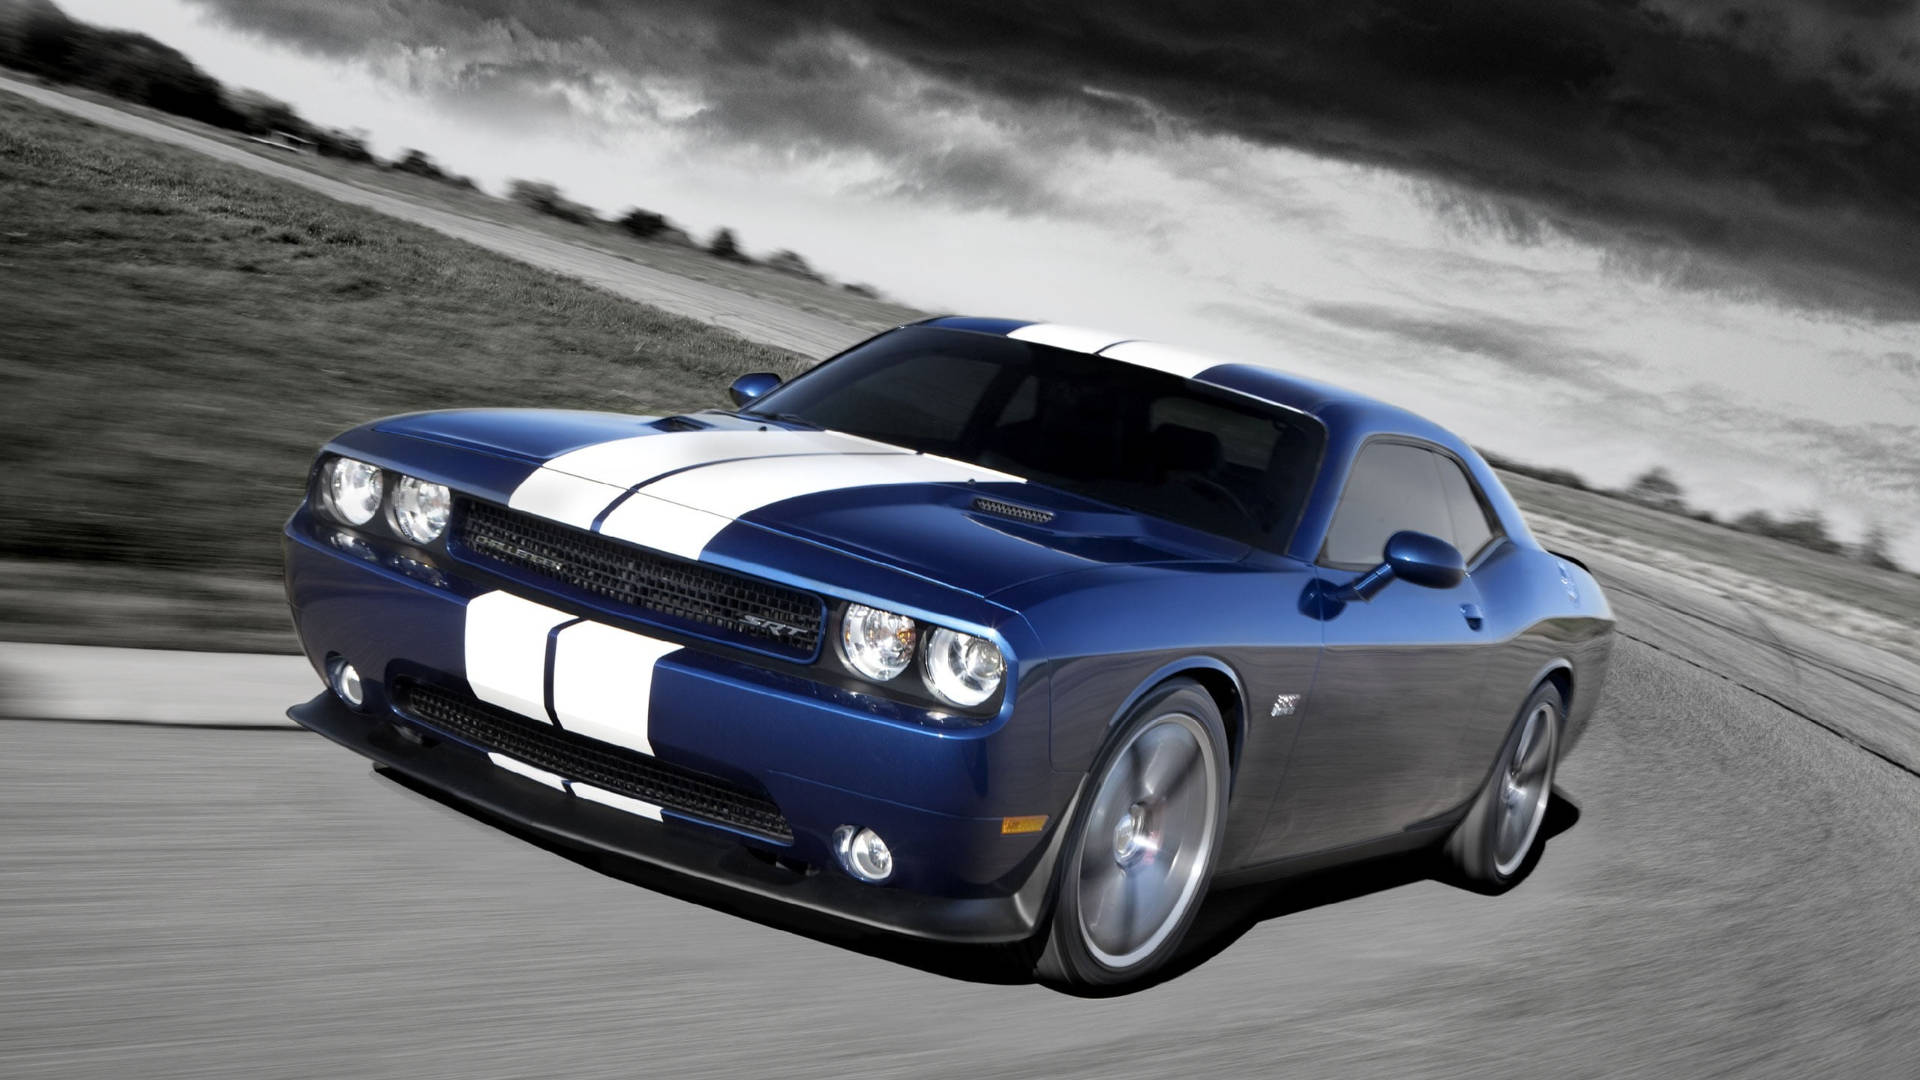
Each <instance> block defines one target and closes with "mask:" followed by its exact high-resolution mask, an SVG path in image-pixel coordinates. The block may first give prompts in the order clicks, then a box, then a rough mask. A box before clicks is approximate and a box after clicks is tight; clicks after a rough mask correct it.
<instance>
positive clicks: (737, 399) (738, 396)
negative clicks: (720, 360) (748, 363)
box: [727, 371, 780, 405]
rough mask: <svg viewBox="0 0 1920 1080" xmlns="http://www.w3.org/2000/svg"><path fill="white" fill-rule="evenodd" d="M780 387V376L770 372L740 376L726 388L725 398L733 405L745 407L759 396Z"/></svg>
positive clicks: (757, 372)
mask: <svg viewBox="0 0 1920 1080" xmlns="http://www.w3.org/2000/svg"><path fill="white" fill-rule="evenodd" d="M779 385H780V376H778V375H775V374H774V373H773V372H771V371H756V372H754V373H753V374H751V375H742V376H740V377H739V378H737V379H735V380H733V385H732V386H729V387H727V396H728V397H730V398H732V399H733V403H734V404H735V405H745V404H746V403H747V402H749V401H752V400H753V399H754V398H757V397H759V396H760V395H761V394H764V393H766V392H767V391H769V390H771V389H773V388H774V387H776V386H779Z"/></svg>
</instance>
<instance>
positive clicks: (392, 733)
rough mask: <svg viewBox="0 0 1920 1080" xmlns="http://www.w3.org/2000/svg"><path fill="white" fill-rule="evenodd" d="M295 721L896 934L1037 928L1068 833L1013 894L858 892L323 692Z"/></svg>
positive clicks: (431, 782)
mask: <svg viewBox="0 0 1920 1080" xmlns="http://www.w3.org/2000/svg"><path fill="white" fill-rule="evenodd" d="M287 715H288V716H289V717H291V718H292V719H293V720H294V721H295V722H296V723H298V724H300V725H301V726H302V727H305V728H307V729H309V730H311V731H314V732H317V733H319V734H321V735H324V736H326V737H327V738H329V739H331V740H333V741H334V742H337V743H339V744H340V745H342V746H344V747H346V748H347V749H349V750H352V751H354V752H355V753H358V754H360V755H362V756H363V757H366V758H369V759H371V760H372V761H373V762H375V763H376V764H378V765H384V766H386V767H388V768H390V769H392V770H394V771H396V772H399V773H401V774H403V775H405V776H407V777H410V778H412V779H413V780H416V781H419V782H420V783H423V784H425V785H427V786H428V787H431V788H434V789H436V790H439V791H442V792H445V793H447V794H449V795H452V796H454V797H455V798H457V799H459V800H460V801H462V802H465V803H468V804H471V805H473V806H475V807H477V808H479V809H480V810H483V811H485V812H486V813H488V814H491V815H493V816H495V817H497V818H501V819H504V820H505V821H508V822H510V823H512V824H514V825H517V826H520V827H521V828H524V829H527V830H529V831H531V832H534V833H537V834H540V835H542V836H546V837H549V838H552V839H554V840H556V841H559V842H561V843H564V844H567V845H570V846H574V847H581V848H586V849H589V850H595V851H600V852H605V853H609V854H614V855H618V856H622V857H626V858H630V859H636V860H639V861H641V862H644V863H647V864H650V865H653V866H657V867H662V868H665V869H668V870H672V871H675V872H677V873H681V874H685V875H687V876H689V877H692V878H695V879H697V880H700V881H705V882H710V883H714V884H717V885H721V886H725V887H726V888H728V889H731V890H735V891H738V892H743V893H748V894H751V895H753V896H758V897H762V898H765V899H767V900H773V901H778V902H779V903H782V904H790V905H793V906H795V907H799V908H802V909H805V910H808V911H813V912H816V913H820V914H824V915H829V916H832V917H834V918H838V919H843V920H847V921H851V922H854V923H859V924H862V925H865V926H871V927H875V928H877V929H881V930H886V931H889V932H892V933H897V934H905V935H908V936H912V937H920V938H928V939H932V940H937V941H949V942H959V943H969V944H993V943H1005V942H1014V941H1021V940H1025V939H1026V938H1028V937H1031V936H1032V935H1033V934H1034V932H1035V931H1036V930H1037V929H1038V928H1039V925H1040V917H1041V913H1042V912H1043V911H1044V910H1045V902H1046V899H1047V898H1046V896H1045V891H1046V885H1047V883H1048V881H1049V880H1050V879H1051V878H1052V873H1051V869H1052V865H1053V860H1054V857H1055V855H1056V854H1057V852H1056V850H1055V847H1056V846H1057V842H1058V836H1059V835H1060V834H1061V832H1062V831H1061V830H1055V831H1054V832H1055V838H1054V843H1052V844H1049V846H1048V848H1047V849H1046V851H1045V856H1044V857H1043V858H1042V859H1041V860H1040V863H1041V865H1040V866H1039V867H1038V868H1037V869H1036V870H1035V872H1034V874H1033V876H1032V877H1031V878H1030V879H1029V880H1028V882H1027V884H1026V885H1025V886H1024V887H1022V888H1021V889H1019V890H1018V891H1016V892H1014V893H1012V894H1011V895H1008V896H1001V897H976V898H959V899H955V898H947V897H936V896H929V895H926V894H923V893H913V892H907V891H905V890H901V889H888V888H875V887H873V886H869V885H862V884H860V883H858V882H856V881H854V880H853V879H851V878H848V877H845V876H843V875H840V874H838V873H836V872H834V871H832V870H825V869H822V870H816V871H811V872H807V871H799V870H792V869H787V868H785V867H782V866H780V865H778V864H777V863H776V862H775V861H773V860H771V859H768V858H761V857H759V856H756V855H755V854H754V853H753V852H752V851H750V850H749V849H748V848H747V847H746V846H745V845H743V844H741V843H739V842H738V840H737V839H736V838H734V837H732V836H729V835H728V834H726V833H723V832H719V831H716V830H714V829H711V828H708V827H705V826H701V825H696V824H691V823H686V822H681V821H677V820H674V819H671V818H669V819H667V820H664V821H659V822H654V821H646V820H642V819H638V818H636V817H634V816H633V815H632V814H628V813H626V812H624V811H621V810H615V809H612V808H610V807H606V806H602V805H599V804H597V803H592V802H588V801H586V800H584V799H580V798H576V797H574V796H572V795H568V794H566V793H565V792H561V791H557V790H555V789H553V788H550V787H547V786H546V785H544V784H541V783H539V782H538V781H534V780H529V779H526V778H524V777H521V776H517V775H515V774H513V773H510V772H507V771H506V770H504V769H500V768H498V767H496V766H495V765H494V764H493V763H492V762H491V761H489V760H488V759H487V757H486V755H485V754H483V753H480V752H478V751H475V750H471V749H468V748H467V747H465V746H462V745H461V744H459V743H457V742H453V741H451V740H441V741H438V742H435V743H433V744H432V745H421V744H418V743H415V742H413V741H411V740H408V739H405V738H402V737H401V735H400V733H399V731H398V730H397V729H396V728H395V726H394V724H393V722H392V720H391V719H390V718H388V717H385V716H381V715H377V714H371V713H361V712H355V711H354V710H352V709H349V708H347V707H346V706H345V705H344V704H342V703H341V702H340V701H339V699H338V698H336V697H334V696H333V695H332V694H331V693H328V692H322V693H321V694H319V695H317V696H316V697H314V698H313V699H312V700H311V701H308V702H306V703H305V704H303V705H296V706H294V707H293V708H291V709H288V710H287Z"/></svg>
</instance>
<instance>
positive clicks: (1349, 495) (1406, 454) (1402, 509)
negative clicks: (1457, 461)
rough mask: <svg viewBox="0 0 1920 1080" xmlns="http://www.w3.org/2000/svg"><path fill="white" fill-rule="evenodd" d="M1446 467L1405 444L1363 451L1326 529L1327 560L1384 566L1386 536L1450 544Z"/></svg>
mask: <svg viewBox="0 0 1920 1080" xmlns="http://www.w3.org/2000/svg"><path fill="white" fill-rule="evenodd" d="M1441 462H1442V459H1441V458H1440V457H1439V456H1438V455H1436V454H1433V453H1432V452H1430V451H1427V450H1422V449H1420V448H1419V447H1417V446H1408V445H1406V444H1404V443H1389V442H1376V443H1371V444H1369V445H1368V446H1367V447H1366V448H1364V449H1362V450H1361V451H1360V456H1359V457H1358V458H1356V459H1354V463H1353V470H1352V472H1351V473H1350V474H1349V475H1348V476H1347V486H1346V488H1345V489H1344V490H1343V491H1342V492H1341V495H1340V507H1339V509H1337V510H1335V511H1334V514H1333V526H1332V528H1330V529H1328V530H1327V542H1326V545H1325V547H1324V548H1323V549H1322V551H1321V559H1322V561H1324V562H1329V563H1347V564H1352V565H1360V564H1365V565H1367V566H1372V565H1373V564H1375V563H1377V562H1379V561H1380V552H1381V549H1383V548H1385V547H1386V546H1387V537H1389V536H1392V535H1393V534H1394V533H1397V532H1399V531H1400V530H1402V529H1412V530H1414V531H1416V532H1423V533H1428V534H1430V535H1433V536H1437V537H1439V538H1441V539H1442V540H1447V541H1451V540H1452V539H1453V537H1454V529H1453V514H1452V511H1451V510H1450V509H1449V508H1448V505H1447V498H1446V496H1445V494H1444V492H1443V490H1442V488H1441V483H1440V470H1439V468H1438V467H1437V466H1438V465H1439V464H1440V463H1441ZM1446 464H1447V465H1448V466H1449V467H1451V466H1452V463H1451V462H1446ZM1455 471H1456V472H1458V470H1457V469H1456V470H1455ZM1482 524H1483V527H1484V522H1483V523H1482Z"/></svg>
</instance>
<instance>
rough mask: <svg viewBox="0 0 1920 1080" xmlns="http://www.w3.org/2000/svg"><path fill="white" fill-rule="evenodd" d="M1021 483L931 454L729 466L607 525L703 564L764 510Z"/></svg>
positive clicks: (646, 499) (637, 501)
mask: <svg viewBox="0 0 1920 1080" xmlns="http://www.w3.org/2000/svg"><path fill="white" fill-rule="evenodd" d="M968 480H975V481H980V482H983V483H986V482H1000V483H1019V482H1021V479H1020V477H1017V476H1011V475H1009V474H1007V473H1001V472H994V471H993V470H992V469H984V468H981V467H980V466H978V465H969V464H967V463H965V462H962V461H953V460H951V459H948V458H942V457H934V456H932V455H929V454H830V455H815V456H808V457H778V458H753V459H750V460H746V461H723V462H721V463H719V464H717V465H709V466H707V467H705V468H701V469H690V470H688V471H686V472H682V473H675V474H674V475H672V476H669V477H666V478H665V479H662V480H656V481H655V482H653V483H651V484H648V485H647V486H646V487H644V488H641V489H640V491H639V492H638V493H636V494H635V495H633V496H632V497H630V498H628V499H627V500H626V501H625V502H623V503H621V504H620V506H619V507H618V508H616V509H615V510H614V511H613V512H612V513H611V514H608V515H607V519H606V520H605V521H604V522H602V523H601V525H600V532H601V533H602V534H603V535H605V536H611V537H613V538H615V539H617V540H626V541H628V542H630V543H635V544H639V545H641V546H643V547H650V548H653V549H655V550H657V551H665V552H667V553H669V554H673V555H678V556H680V557H681V558H683V559H698V558H699V557H700V553H701V552H702V551H704V550H705V549H706V546H707V544H708V543H710V542H711V541H712V540H713V538H714V537H715V536H717V535H719V533H720V530H722V529H724V528H726V527H727V526H729V525H731V524H733V522H734V521H735V520H736V519H737V518H739V517H740V516H741V515H743V514H747V513H749V512H751V511H754V510H757V509H759V508H760V507H763V506H769V505H771V504H773V503H777V502H782V501H784V500H786V499H793V498H798V497H800V496H802V495H813V494H817V493H819V492H823V491H839V490H842V489H844V488H856V487H872V486H875V485H881V484H928V483H964V482H966V481H968Z"/></svg>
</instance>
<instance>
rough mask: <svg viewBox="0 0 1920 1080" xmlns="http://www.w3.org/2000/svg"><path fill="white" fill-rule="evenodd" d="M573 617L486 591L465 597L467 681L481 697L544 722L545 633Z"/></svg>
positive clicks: (545, 720)
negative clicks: (470, 597) (466, 598)
mask: <svg viewBox="0 0 1920 1080" xmlns="http://www.w3.org/2000/svg"><path fill="white" fill-rule="evenodd" d="M572 618H573V616H571V615H569V614H567V613H566V612H564V611H556V610H554V609H553V608H550V607H546V606H544V605H541V604H536V603H534V602H533V601H531V600H522V599H520V598H519V597H517V596H514V595H513V594H512V593H504V592H490V593H485V594H483V595H481V596H476V597H474V598H473V599H471V600H469V601H467V626H466V664H467V683H468V685H470V686H472V687H473V693H474V696H475V697H478V698H479V699H480V700H481V701H485V702H489V703H491V704H494V705H498V706H500V707H501V708H503V709H511V710H513V711H514V712H517V713H519V714H520V715H522V716H530V717H532V718H533V719H535V720H538V721H540V722H541V723H546V722H547V690H546V680H547V633H548V631H550V630H552V629H553V628H554V627H556V626H559V625H560V624H561V623H563V622H568V621H570V620H572Z"/></svg>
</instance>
